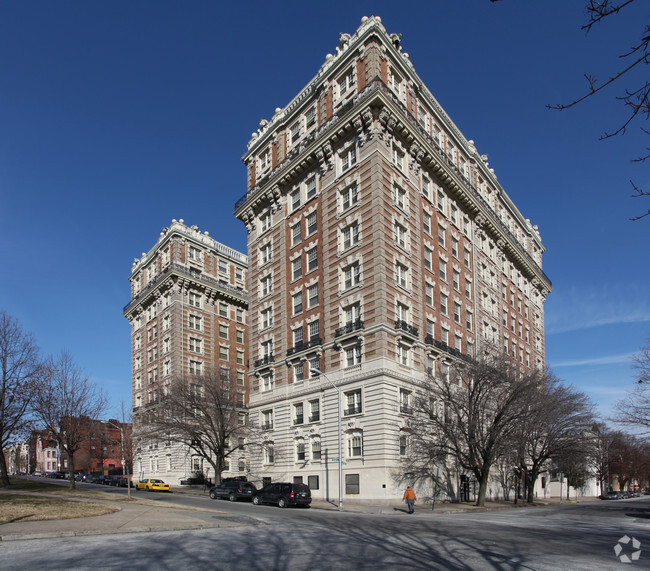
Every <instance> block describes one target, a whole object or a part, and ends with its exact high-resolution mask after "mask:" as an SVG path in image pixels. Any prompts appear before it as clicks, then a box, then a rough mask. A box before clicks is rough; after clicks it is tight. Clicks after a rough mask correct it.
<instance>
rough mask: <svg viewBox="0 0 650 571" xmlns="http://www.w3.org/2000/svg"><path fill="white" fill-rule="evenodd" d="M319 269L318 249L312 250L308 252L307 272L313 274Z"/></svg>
mask: <svg viewBox="0 0 650 571" xmlns="http://www.w3.org/2000/svg"><path fill="white" fill-rule="evenodd" d="M316 268H318V248H312V249H311V250H309V251H308V252H307V271H308V272H311V271H313V270H315V269H316Z"/></svg>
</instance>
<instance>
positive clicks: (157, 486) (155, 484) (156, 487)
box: [135, 478, 170, 492]
mask: <svg viewBox="0 0 650 571" xmlns="http://www.w3.org/2000/svg"><path fill="white" fill-rule="evenodd" d="M135 489H136V490H147V491H148V492H169V491H170V490H169V484H165V482H163V481H162V480H156V479H155V478H148V479H146V480H140V481H139V482H138V483H137V484H136V485H135Z"/></svg>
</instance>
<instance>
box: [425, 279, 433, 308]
mask: <svg viewBox="0 0 650 571" xmlns="http://www.w3.org/2000/svg"><path fill="white" fill-rule="evenodd" d="M425 300H426V304H427V305H428V306H429V307H433V286H432V285H431V284H426V286H425Z"/></svg>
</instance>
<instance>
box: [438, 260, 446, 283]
mask: <svg viewBox="0 0 650 571" xmlns="http://www.w3.org/2000/svg"><path fill="white" fill-rule="evenodd" d="M439 268H440V279H441V280H443V281H447V262H445V260H443V259H442V258H440V266H439Z"/></svg>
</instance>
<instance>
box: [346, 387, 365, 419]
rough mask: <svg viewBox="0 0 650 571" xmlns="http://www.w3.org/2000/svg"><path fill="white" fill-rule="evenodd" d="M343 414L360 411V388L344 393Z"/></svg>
mask: <svg viewBox="0 0 650 571" xmlns="http://www.w3.org/2000/svg"><path fill="white" fill-rule="evenodd" d="M345 402H346V408H345V411H344V414H345V415H350V414H359V413H361V389H357V390H354V391H349V392H347V393H345Z"/></svg>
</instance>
